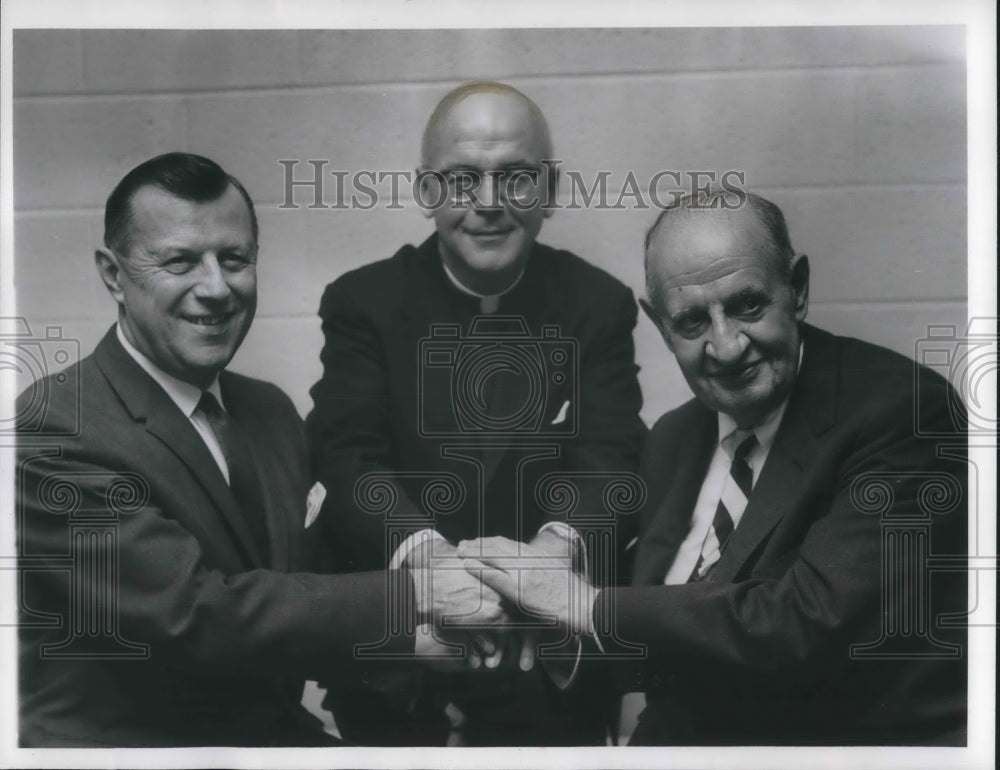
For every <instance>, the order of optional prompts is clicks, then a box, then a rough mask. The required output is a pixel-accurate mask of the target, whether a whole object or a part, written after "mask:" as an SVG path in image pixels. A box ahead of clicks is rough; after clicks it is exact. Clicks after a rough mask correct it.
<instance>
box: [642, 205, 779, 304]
mask: <svg viewBox="0 0 1000 770" xmlns="http://www.w3.org/2000/svg"><path fill="white" fill-rule="evenodd" d="M780 259H781V257H780V256H779V255H778V253H777V249H776V248H775V246H774V244H773V242H772V240H771V238H770V236H769V235H768V233H767V231H766V229H765V228H764V226H763V225H762V224H761V223H760V221H759V220H758V219H757V217H756V216H754V215H753V214H752V213H747V212H746V211H714V210H694V211H688V210H684V209H681V210H679V211H676V212H671V214H670V215H669V217H668V219H666V220H665V221H664V222H663V223H662V224H661V226H660V228H659V229H658V230H657V232H656V233H655V234H654V236H653V239H652V241H651V242H650V244H649V249H648V251H647V254H646V269H647V271H649V273H650V277H651V278H655V279H656V281H657V283H658V284H659V287H660V289H661V290H668V289H671V288H677V287H682V286H692V287H694V286H703V285H706V284H709V283H713V282H715V281H719V280H720V279H723V278H727V277H729V276H736V275H745V276H747V277H748V278H750V277H751V275H757V276H759V275H760V274H762V273H768V272H770V271H771V270H775V269H777V268H778V266H779V265H780Z"/></svg>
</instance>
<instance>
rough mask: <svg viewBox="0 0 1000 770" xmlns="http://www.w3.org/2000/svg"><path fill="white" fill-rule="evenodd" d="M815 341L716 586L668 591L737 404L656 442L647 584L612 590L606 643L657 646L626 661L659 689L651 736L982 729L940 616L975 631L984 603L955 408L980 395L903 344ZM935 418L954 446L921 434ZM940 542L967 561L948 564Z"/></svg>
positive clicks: (921, 736)
mask: <svg viewBox="0 0 1000 770" xmlns="http://www.w3.org/2000/svg"><path fill="white" fill-rule="evenodd" d="M804 339H805V354H804V359H803V362H802V367H801V371H800V373H799V376H798V379H797V381H796V384H795V387H794V390H793V393H792V396H791V399H790V401H789V404H788V408H787V411H786V413H785V415H784V418H783V420H782V422H781V425H780V427H779V430H778V433H777V435H776V437H775V442H774V444H773V446H772V448H771V451H770V454H769V456H768V459H767V462H766V464H765V465H764V468H763V471H762V473H761V475H760V477H759V479H758V481H757V484H756V486H755V487H754V489H753V493H752V495H751V497H750V501H749V504H748V506H747V509H746V511H745V512H744V514H743V518H742V519H741V521H740V524H739V526H738V527H737V529H736V531H735V532H734V534H733V535H732V536H731V540H730V542H729V544H728V546H727V548H726V550H725V552H724V553H723V556H722V558H721V559H720V560H719V562H718V564H717V565H716V568H715V569H714V570H713V571H712V572H711V573H710V577H709V578H708V579H707V580H705V581H704V582H700V583H694V584H687V585H681V586H664V585H662V582H663V578H664V576H665V575H666V572H667V570H668V569H669V567H670V565H671V563H672V562H673V558H674V556H675V554H676V552H677V549H678V547H679V546H680V544H681V542H682V541H683V539H684V537H685V536H686V534H687V530H688V526H689V523H690V518H691V514H692V511H693V508H694V503H695V500H696V499H697V497H698V493H699V490H700V487H701V483H702V480H703V479H704V476H705V472H706V470H707V467H708V462H709V459H710V458H711V455H712V452H713V450H714V447H715V443H716V441H717V440H718V439H717V435H718V422H717V415H716V414H715V413H714V412H711V411H709V410H708V409H706V408H705V407H703V406H702V405H701V404H700V403H699V402H697V401H691V402H688V403H687V404H685V405H684V406H682V407H680V408H678V409H676V410H674V411H672V412H669V413H667V414H666V415H664V416H663V417H662V418H661V419H660V420H659V422H657V424H656V426H655V427H654V428H653V430H652V432H651V434H650V438H649V441H648V444H647V447H646V450H645V452H644V458H643V463H642V467H643V476H644V478H645V479H646V481H647V483H648V485H649V498H648V504H647V506H646V508H645V510H644V511H643V513H642V521H641V525H640V526H641V529H642V535H641V544H640V549H639V552H638V554H637V556H636V564H635V575H634V586H633V587H631V588H622V589H616V590H609V591H602V592H601V593H600V595H599V597H598V602H597V609H596V617H597V618H599V619H600V618H602V617H605V613H613V615H614V617H615V619H616V622H617V626H616V629H615V631H614V633H608V631H609V630H610V627H606V628H604V629H602V635H603V641H604V642H605V648H606V649H608V650H612V651H613V650H615V649H623V648H620V647H618V641H623V640H624V641H629V642H636V643H642V644H645V645H646V648H647V659H646V661H645V662H644V663H643V664H641V665H638V666H627V665H623V666H622V668H624V669H625V671H626V672H627V674H628V681H627V689H631V690H636V689H640V690H645V691H646V693H647V702H648V706H647V709H646V711H645V712H644V713H643V714H642V715H641V718H640V723H639V725H638V727H637V729H636V732H635V734H634V736H633V742H634V743H640V744H642V743H646V744H667V743H669V744H710V745H714V744H727V743H729V744H762V745H766V744H788V743H817V744H823V743H828V744H851V743H925V742H933V741H945V742H947V741H949V740H950V741H964V737H963V733H962V731H963V728H964V724H965V712H966V702H965V701H966V673H965V669H966V660H965V657H964V648H963V647H962V645H963V644H964V633H963V632H962V630H961V628H954V627H953V628H952V629H950V630H949V629H947V628H943V627H942V624H939V623H938V622H937V621H938V620H939V618H940V617H941V616H942V614H944V613H949V612H951V613H956V615H955V617H954V618H953V620H954V619H958V621H959V624H960V623H961V618H962V614H963V612H964V610H965V608H966V576H965V573H964V571H963V570H964V563H963V554H965V553H966V534H965V533H966V516H967V510H966V506H967V501H966V496H965V488H966V478H967V473H968V468H967V465H966V463H965V462H964V457H965V442H966V437H965V434H964V432H962V431H963V430H964V429H963V428H961V426H962V425H963V424H964V422H963V420H964V418H963V416H962V413H961V407H957V408H956V413H955V414H952V413H951V412H950V411H949V410H950V409H952V408H953V407H955V404H957V403H960V402H958V401H957V399H956V397H955V393H954V392H953V391H951V390H950V388H949V386H948V385H947V384H946V383H945V381H944V380H943V379H942V378H940V377H939V376H938V375H936V374H933V373H932V372H930V371H929V370H927V369H924V368H922V367H916V366H915V365H914V364H913V362H912V361H910V360H909V359H906V358H904V357H903V356H900V355H897V354H895V353H892V352H890V351H888V350H885V349H884V348H880V347H876V346H874V345H870V344H867V343H864V342H860V341H858V340H854V339H848V338H843V337H834V336H832V335H830V334H827V333H825V332H822V331H820V330H818V329H815V328H812V327H809V326H805V327H804ZM949 402H950V404H949ZM918 412H919V417H920V424H921V425H922V426H923V429H924V430H926V429H927V428H933V429H934V430H935V431H936V432H942V433H948V432H951V433H953V435H954V438H953V439H952V440H950V441H948V440H941V439H930V438H925V437H922V436H920V435H917V432H916V431H915V429H914V426H915V425H916V424H917V423H916V418H917V415H918ZM953 418H954V421H953ZM955 425H958V426H959V427H958V428H957V429H956V427H955ZM948 444H950V449H948V450H945V451H946V453H947V454H948V455H949V456H950V457H953V458H954V459H949V458H948V457H944V456H941V453H940V451H939V447H940V446H943V445H948ZM906 533H909V534H906ZM921 553H922V554H923V556H921V555H920V554H921ZM928 553H929V554H930V555H932V556H937V557H941V556H945V557H953V558H952V562H953V563H952V565H951V566H952V568H953V569H955V570H956V571H953V572H951V573H948V572H940V571H936V572H933V573H932V572H929V571H928V565H927V564H926V563H925V562H923V561H922V560H921V559H922V558H923V557H926V556H927V555H928ZM928 575H930V578H928ZM914 597H915V598H914ZM883 637H884V638H883ZM616 639H617V640H618V641H616ZM880 639H881V640H882V641H881V644H874V645H872V646H868V647H863V646H861V645H866V644H868V643H877V642H879V640H880ZM852 645H857V646H854V647H853V648H852ZM948 645H957V646H953V647H949V646H948ZM921 655H929V656H930V657H924V658H922V657H919V656H921ZM619 673H621V672H619Z"/></svg>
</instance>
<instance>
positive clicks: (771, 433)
mask: <svg viewBox="0 0 1000 770" xmlns="http://www.w3.org/2000/svg"><path fill="white" fill-rule="evenodd" d="M804 352H805V342H804V341H803V342H800V343H799V364H798V368H796V370H795V374H796V376H798V372H799V370H800V369H801V368H802V355H803V353H804ZM791 397H792V395H791V393H789V394H788V395H787V396H786V397H785V400H784V401H782V402H781V406H779V407H778V408H777V409H775V410H774V411H773V412H771V414H769V415H768V416H767V417H765V418H764V420H763V422H761V423H760V425H756V426H754V427H753V428H752V429H751V430H749V431H748V430H743V431H742V433H741V437H742V436H749V435H750V433H753V434H754V435H755V436H756V437H757V443H758V444H760V447H761V449H763V450H764V451H765V452H768V451H770V449H771V444H773V443H774V437H775V436H776V435H777V433H778V427H779V426H780V425H781V418H782V417H784V416H785V409H787V408H788V401H789V399H791ZM740 430H741V429H740V427H739V426H738V425H737V424H736V420H734V419H733V418H732V417H730V416H729V415H728V414H725V413H723V412H719V444H721V445H722V447H723V449H725V450H726V454H728V455H729V456H730V457H732V453H733V452H734V451H736V446H735V444H737V443H739V442H738V441H733V442H730V441H727V439H729V437H730V436H732V435H733V434H734V433H736V432H737V431H740Z"/></svg>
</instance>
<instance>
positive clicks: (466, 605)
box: [408, 533, 595, 671]
mask: <svg viewBox="0 0 1000 770" xmlns="http://www.w3.org/2000/svg"><path fill="white" fill-rule="evenodd" d="M411 556H412V557H413V558H411V559H408V564H409V566H410V568H411V571H412V572H413V577H414V580H415V583H416V590H417V612H418V615H419V617H420V619H421V623H422V625H421V626H420V628H419V629H418V634H417V645H416V652H417V655H418V657H419V658H420V659H421V661H422V662H423V663H425V664H426V665H428V666H430V667H432V668H435V669H438V670H445V671H458V670H463V669H466V668H479V667H481V666H485V667H486V668H489V669H493V668H496V667H498V666H499V665H500V664H501V662H502V661H503V660H504V659H505V658H506V659H510V658H513V657H514V656H515V655H516V656H517V664H518V665H519V666H520V668H521V669H522V670H525V671H527V670H530V669H531V668H532V667H533V665H534V662H535V656H536V648H537V644H538V638H539V633H540V629H539V628H538V627H534V628H524V621H525V620H526V619H530V620H531V621H532V622H535V623H539V622H541V623H542V624H543V625H544V623H545V621H548V622H549V623H551V624H552V634H554V635H558V634H562V635H563V636H565V635H566V634H567V633H571V634H579V633H589V632H590V631H591V628H592V621H591V619H590V615H591V610H592V607H593V599H594V593H595V592H594V589H593V588H592V587H591V586H590V585H589V583H587V581H586V579H585V578H583V577H581V576H580V575H578V574H576V573H574V571H573V559H572V543H570V542H569V541H568V540H567V539H566V538H563V537H561V536H558V535H552V534H549V533H543V534H542V535H539V536H538V537H536V538H535V540H533V541H532V543H531V544H526V543H518V542H516V541H513V540H509V539H507V538H502V537H491V538H480V539H477V540H469V541H463V542H462V543H460V544H459V546H458V548H455V546H452V545H450V544H448V543H445V542H444V541H442V540H437V541H435V542H433V543H426V544H424V545H423V546H421V548H420V549H418V551H417V552H416V553H413V554H411ZM517 621H520V622H519V623H518V622H517ZM517 625H520V626H521V628H516V627H515V626H517Z"/></svg>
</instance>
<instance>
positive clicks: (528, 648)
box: [518, 631, 538, 671]
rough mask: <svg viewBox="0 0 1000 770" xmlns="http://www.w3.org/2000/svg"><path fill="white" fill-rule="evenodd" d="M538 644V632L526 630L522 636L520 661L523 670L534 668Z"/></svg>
mask: <svg viewBox="0 0 1000 770" xmlns="http://www.w3.org/2000/svg"><path fill="white" fill-rule="evenodd" d="M537 645H538V634H537V633H536V632H534V631H525V632H524V635H523V636H522V637H521V657H520V660H519V661H518V665H519V666H520V667H521V670H522V671H531V669H532V668H534V666H535V652H536V648H537Z"/></svg>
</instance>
